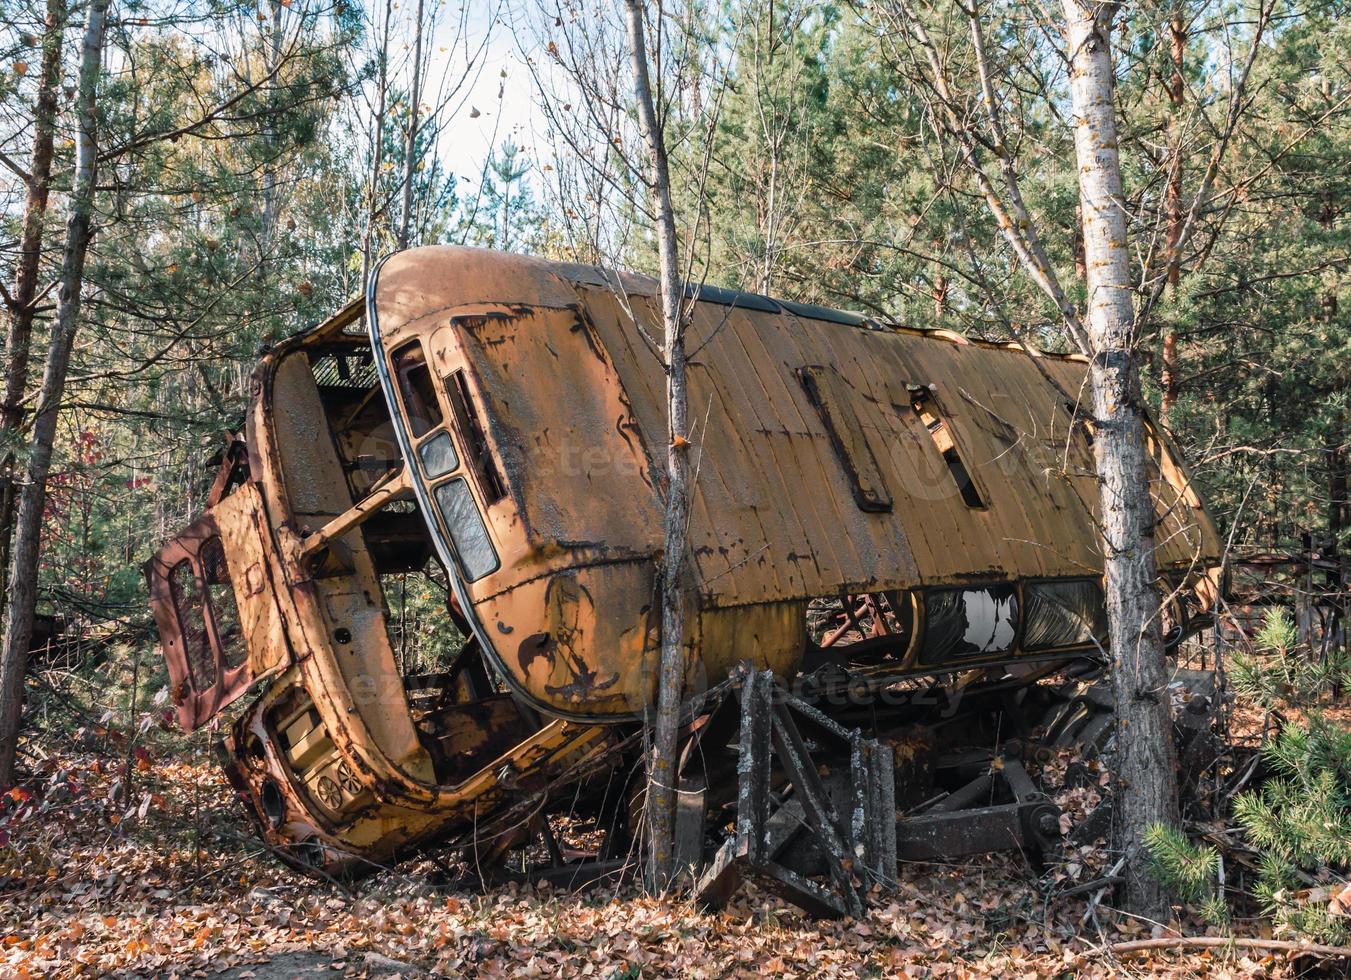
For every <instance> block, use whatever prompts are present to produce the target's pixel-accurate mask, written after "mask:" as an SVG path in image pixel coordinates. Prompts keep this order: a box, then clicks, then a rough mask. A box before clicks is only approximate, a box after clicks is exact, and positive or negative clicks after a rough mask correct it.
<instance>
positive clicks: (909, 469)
mask: <svg viewBox="0 0 1351 980" xmlns="http://www.w3.org/2000/svg"><path fill="white" fill-rule="evenodd" d="M690 295H691V296H692V297H695V298H697V302H696V303H694V305H693V320H692V323H691V327H690V335H691V337H692V338H693V339H692V341H691V345H692V348H694V349H695V350H696V354H695V356H694V358H693V359H692V361H691V364H690V369H689V404H690V406H691V415H692V417H693V418H695V420H696V429H695V431H694V432H693V433H692V434H691V437H692V443H693V449H692V452H693V454H694V455H693V457H692V461H693V470H694V472H695V474H696V486H695V491H694V499H693V505H692V517H691V523H690V528H689V541H690V547H691V559H690V561H689V562H688V564H687V567H686V574H685V588H686V590H687V608H688V609H689V610H691V613H692V614H691V615H690V616H689V624H690V625H689V630H688V632H687V634H686V635H685V636H684V637H682V644H683V648H684V650H685V670H686V675H685V682H686V686H687V693H689V694H690V695H698V694H701V693H706V692H710V691H713V692H719V691H725V690H726V689H727V687H728V685H729V683H730V682H729V677H730V678H732V679H733V680H734V681H736V682H737V683H739V684H743V683H744V682H745V679H746V678H748V677H750V678H754V677H761V676H763V677H768V678H770V679H772V680H774V681H775V682H777V683H787V682H791V681H793V679H794V678H803V677H809V676H810V677H816V678H820V677H824V676H831V677H835V678H837V679H839V678H843V679H844V681H845V682H846V683H848V684H853V685H854V687H852V688H850V690H851V691H855V692H858V691H863V692H865V694H866V693H867V692H871V695H870V696H876V695H877V693H878V692H881V691H884V690H887V689H893V688H894V686H895V685H896V684H897V683H901V682H903V681H905V680H906V679H913V678H917V677H920V678H922V677H930V678H932V677H933V676H935V675H942V676H943V677H944V678H946V679H947V682H949V683H951V682H952V679H953V678H961V679H963V680H961V681H960V683H967V682H968V680H969V679H971V678H979V679H981V680H982V681H999V680H1000V679H1003V680H1004V681H1005V682H1007V680H1008V679H1010V678H1012V679H1014V680H1015V681H1018V682H1019V683H1022V682H1026V681H1027V680H1028V679H1031V678H1035V677H1036V676H1038V675H1040V674H1044V673H1047V672H1048V671H1050V670H1052V669H1055V668H1058V667H1063V666H1064V665H1065V664H1067V663H1071V662H1077V661H1081V660H1083V659H1085V658H1087V659H1090V660H1091V659H1092V658H1094V657H1095V656H1096V655H1098V654H1100V653H1101V650H1102V648H1101V643H1102V642H1103V636H1104V629H1103V616H1104V614H1103V604H1102V593H1101V576H1102V565H1103V563H1102V557H1101V554H1100V552H1099V536H1098V533H1097V531H1096V526H1095V523H1094V510H1095V507H1096V500H1097V493H1098V490H1097V483H1096V479H1095V477H1094V465H1093V459H1092V452H1093V451H1092V440H1093V429H1092V423H1091V421H1090V420H1089V419H1088V417H1087V414H1086V413H1085V412H1083V411H1082V410H1081V409H1080V407H1079V404H1078V403H1079V399H1080V398H1081V396H1083V394H1084V387H1085V365H1084V362H1083V361H1082V359H1080V358H1077V357H1069V356H1055V355H1041V354H1037V353H1034V352H1031V351H1029V350H1027V349H1024V348H1020V347H1018V346H1015V345H1007V344H992V343H983V342H975V341H969V340H967V339H965V338H963V337H962V336H960V335H958V334H955V333H952V332H949V331H944V330H923V329H915V328H911V327H906V326H900V325H896V324H889V323H882V322H878V321H876V320H873V319H869V318H867V317H863V316H859V315H855V314H852V313H845V312H840V311H838V310H832V309H826V308H822V307H817V306H809V305H803V304H799V303H794V302H789V301H785V300H775V299H770V298H768V297H764V296H758V295H752V294H747V293H738V292H731V291H727V290H722V289H717V288H712V287H707V286H705V287H702V288H698V289H697V290H696V289H695V288H693V287H692V288H691V291H690ZM659 322H660V321H659V316H658V306H657V300H656V298H655V283H654V282H653V281H652V280H650V279H647V278H644V277H641V276H637V275H630V274H627V273H614V272H609V271H604V270H600V269H597V268H593V267H589V266H583V265H575V264H567V263H560V262H550V261H544V260H540V259H535V258H529V257H523V256H517V255H507V254H502V253H495V252H490V251H484V250H475V249H465V248H451V247H427V248H418V249H413V250H410V251H405V252H400V253H397V254H395V255H393V256H391V257H389V258H388V259H386V260H385V261H384V262H382V263H381V264H380V265H379V267H378V268H377V269H376V271H375V272H374V274H373V275H372V277H371V281H370V285H369V289H368V292H367V295H366V296H365V297H363V298H362V299H360V300H359V301H354V302H352V303H351V304H349V305H348V306H346V307H345V308H343V309H342V310H341V311H339V312H338V313H337V314H336V315H335V316H333V317H332V318H331V319H329V320H328V321H326V322H324V323H322V324H320V325H319V326H317V327H315V328H313V329H310V330H308V331H305V332H302V333H300V334H298V335H296V336H294V337H291V338H290V339H288V340H285V341H283V342H281V343H279V344H277V345H276V346H274V347H272V348H271V349H269V350H267V351H265V353H264V354H263V356H262V358H261V360H260V362H259V364H258V366H257V368H256V370H255V372H254V374H253V380H252V398H251V404H250V407H249V410H248V415H247V422H246V425H245V427H244V430H243V431H242V432H241V433H240V434H238V435H237V436H236V437H234V438H233V439H232V440H231V441H230V444H229V446H228V447H227V448H226V450H225V452H224V453H223V455H222V457H221V461H220V467H219V471H218V475H217V477H216V479H215V483H214V485H213V486H212V488H211V490H210V493H209V500H208V506H207V508H206V510H205V512H204V513H203V514H202V515H201V516H200V517H199V518H197V519H196V520H195V521H193V522H192V524H191V525H190V526H189V527H188V528H186V529H185V530H184V531H183V532H182V533H181V534H180V535H179V536H178V537H177V538H175V539H174V540H173V541H171V542H169V543H168V544H166V545H165V546H164V547H163V548H162V549H161V550H160V551H159V552H158V553H157V554H156V555H155V556H154V557H153V558H152V559H151V560H150V562H149V563H148V564H147V576H148V580H149V584H150V591H151V604H152V607H153V610H154V614H155V618H156V621H157V624H158V626H159V630H160V634H161V638H162V647H163V651H164V655H165V657H166V659H167V662H168V668H169V675H170V679H171V684H172V697H173V702H174V704H175V706H176V711H177V716H178V719H179V720H180V722H181V724H182V725H183V726H184V727H185V728H187V729H193V728H196V727H198V726H201V725H202V724H204V723H205V722H207V721H208V720H209V719H211V718H213V717H215V716H216V715H217V714H218V713H220V712H221V711H222V710H223V709H225V707H226V706H227V705H230V704H231V703H232V702H235V701H236V699H240V698H241V697H243V696H244V695H246V694H249V695H250V701H249V703H248V704H247V707H245V708H244V709H243V710H242V711H240V710H238V709H236V710H235V711H234V712H231V714H232V715H237V717H236V718H235V720H234V721H233V722H232V723H231V724H230V726H229V735H228V738H227V753H226V756H227V761H226V767H227V770H228V772H229V775H230V778H231V780H232V781H233V783H234V785H235V786H236V787H237V788H238V790H239V792H240V793H241V796H242V798H243V799H244V801H245V805H246V806H247V808H248V809H249V811H250V813H251V814H252V816H253V818H254V819H255V820H256V822H257V825H258V827H259V828H260V831H261V833H262V835H263V836H264V838H265V839H266V840H267V841H269V842H270V843H271V844H272V845H274V846H275V847H276V848H277V849H278V850H279V851H281V852H282V853H283V854H285V855H286V856H287V857H288V858H289V859H290V860H293V861H295V862H297V863H300V864H305V865H308V866H310V867H312V868H317V869H320V870H322V871H324V872H325V873H329V874H337V873H356V872H359V871H360V870H362V869H368V868H374V867H380V866H383V865H386V864H388V863H389V862H391V861H394V860H396V859H398V858H400V857H401V856H403V855H405V854H409V853H412V852H414V851H417V850H418V849H420V848H425V847H427V846H428V845H431V844H434V843H441V842H448V841H449V842H456V841H458V842H461V843H472V844H475V845H476V846H478V847H480V848H481V849H482V850H483V851H484V852H488V851H491V852H493V853H500V852H501V850H502V849H503V848H504V847H506V846H507V845H508V844H515V843H519V842H520V841H521V840H522V833H523V831H522V828H528V827H536V828H537V827H538V825H539V820H540V817H541V815H542V814H545V813H547V812H548V808H549V805H550V803H549V801H550V800H553V799H557V798H558V797H559V796H560V794H561V795H562V796H565V797H566V798H568V799H569V800H571V801H572V802H573V804H574V805H575V804H576V803H577V801H579V800H598V799H600V797H601V796H606V798H609V796H612V795H613V794H608V789H605V788H606V787H609V786H611V785H612V784H613V782H614V780H615V774H616V772H617V771H620V770H630V769H632V768H633V767H634V766H635V760H637V759H638V749H637V747H636V746H637V744H638V743H637V742H636V741H635V732H637V731H638V730H639V728H640V722H641V720H642V718H643V717H644V713H645V712H646V711H647V709H648V706H649V705H650V704H651V703H652V702H653V697H654V691H653V687H654V684H655V677H656V670H655V659H656V657H657V651H658V633H659V629H660V623H659V622H658V620H657V615H656V610H657V609H658V607H659V604H658V603H657V602H656V601H655V593H654V589H655V584H654V583H655V582H656V569H657V567H658V565H659V562H660V560H661V541H662V537H661V518H662V511H663V493H664V463H663V460H664V453H665V445H664V443H665V438H666V437H665V432H666V426H665V414H664V411H665V409H664V400H663V399H664V394H663V392H664V378H663V372H662V368H661V364H660V360H659V356H658V353H657V351H656V348H655V345H654V342H653V340H652V336H653V334H654V332H655V331H656V330H657V324H658V323H659ZM1149 438H1150V448H1151V462H1150V468H1151V471H1150V478H1151V481H1152V485H1153V488H1154V495H1155V499H1156V503H1157V510H1158V520H1159V528H1158V531H1157V533H1156V536H1155V541H1156V542H1157V548H1158V562H1159V568H1160V572H1161V574H1162V575H1163V576H1164V579H1165V584H1166V585H1167V586H1168V587H1169V590H1170V595H1171V597H1172V598H1171V601H1170V603H1169V616H1170V627H1171V631H1172V636H1173V638H1174V639H1176V638H1177V637H1178V636H1180V635H1182V633H1183V632H1185V631H1186V630H1187V629H1188V628H1191V627H1194V626H1195V625H1196V624H1198V623H1200V622H1202V621H1203V619H1204V617H1205V614H1206V612H1207V610H1208V609H1209V608H1210V605H1211V603H1212V601H1213V600H1214V598H1215V594H1216V589H1217V587H1218V582H1217V579H1216V574H1217V573H1216V565H1217V564H1218V562H1217V556H1218V554H1219V551H1220V547H1219V542H1218V539H1217V536H1216V532H1215V528H1214V525H1213V523H1212V521H1211V519H1210V517H1209V516H1208V515H1207V513H1206V511H1205V508H1204V506H1203V504H1202V501H1201V499H1200V498H1199V496H1198V495H1197V492H1196V490H1195V488H1194V487H1193V486H1192V483H1191V480H1190V478H1189V476H1188V474H1187V471H1186V470H1185V468H1184V466H1183V464H1182V462H1181V460H1180V458H1179V456H1178V454H1177V453H1176V451H1175V450H1174V449H1173V448H1172V447H1171V445H1170V443H1169V441H1168V440H1167V438H1166V437H1165V436H1164V435H1163V434H1162V433H1161V432H1159V431H1158V430H1156V429H1153V428H1151V429H1150V432H1149ZM429 563H431V564H429ZM437 566H439V567H440V569H443V570H444V575H445V580H446V582H447V584H448V586H449V594H448V596H447V602H448V604H449V609H450V613H451V616H452V617H453V619H454V621H455V623H456V624H457V625H458V627H459V629H460V630H461V631H462V633H463V634H464V636H465V637H466V640H465V642H464V644H463V646H462V648H461V649H460V650H459V652H458V654H455V655H454V656H452V657H449V658H448V659H447V661H446V662H445V663H443V664H441V665H440V669H438V670H435V671H430V672H423V673H420V674H417V675H410V674H408V673H407V672H406V671H404V670H402V669H401V661H400V658H399V656H398V650H397V647H396V644H395V643H394V641H393V639H392V634H391V629H390V627H391V623H390V614H389V603H390V598H389V597H388V596H387V594H386V592H385V586H387V583H388V581H389V576H391V575H395V574H398V573H407V572H417V571H419V570H421V569H424V568H429V569H431V570H432V571H433V572H436V569H437ZM437 574H438V576H439V574H440V573H437ZM382 582H383V583H384V585H382ZM739 665H740V666H739ZM749 686H754V685H753V684H752V685H749ZM716 700H717V699H714V701H716ZM724 700H725V699H724ZM733 700H735V698H733ZM811 700H812V699H811V698H810V697H806V701H811ZM711 703H712V702H710V704H711ZM800 706H802V709H803V710H804V711H815V709H814V708H811V707H810V705H807V704H806V703H805V702H803V703H802V704H801V705H800ZM712 710H713V709H712V708H711V707H709V708H705V709H703V710H702V714H701V713H700V709H693V710H692V716H691V717H690V718H689V719H687V720H688V721H689V724H688V725H687V727H686V729H685V731H686V733H687V738H688V739H689V740H690V741H691V742H693V741H695V740H697V739H699V738H702V739H704V741H705V742H706V743H707V742H708V740H709V739H714V738H715V737H716V738H717V739H719V740H720V741H719V744H718V745H717V746H714V747H715V748H721V749H723V750H727V749H728V748H729V747H730V749H731V751H732V754H733V755H736V754H737V751H738V750H739V751H740V752H741V753H742V754H745V753H746V752H748V751H749V748H748V746H749V742H748V741H747V739H749V738H751V737H752V735H753V733H751V730H750V729H746V730H744V731H742V732H741V734H740V735H739V736H738V735H737V734H736V731H737V727H736V724H737V723H732V724H730V725H719V724H714V723H712V722H711V721H710V715H709V712H710V711H712ZM870 710H871V715H870V717H872V718H873V724H874V731H873V733H872V734H881V732H879V731H878V729H877V728H876V724H877V723H876V718H877V712H876V709H875V707H874V708H873V709H870ZM867 713H868V712H864V714H867ZM836 714H837V715H838V717H839V718H841V719H844V718H845V716H846V715H847V714H848V713H847V712H844V713H839V712H837V713H836ZM858 715H859V712H858V711H855V712H854V716H858ZM854 716H850V717H854ZM775 717H776V718H777V717H778V716H777V715H776V716H775ZM812 718H813V719H815V720H814V721H812V722H811V724H814V725H816V726H817V729H818V736H819V735H820V732H822V731H824V730H825V728H829V727H830V726H831V725H833V724H835V722H834V721H832V720H830V719H829V718H825V717H818V716H817V715H816V714H813V715H812ZM841 723H842V724H843V722H841ZM742 724H743V725H744V724H750V722H743V723H742ZM774 724H776V725H777V724H778V722H777V721H776V722H775V723H774ZM848 724H850V725H852V724H859V722H858V720H857V718H855V720H853V721H849V722H848ZM846 727H847V726H846ZM843 730H844V729H841V731H843ZM766 731H768V729H766ZM774 731H776V732H777V731H779V729H777V728H775V729H774ZM784 731H787V729H785V730H784ZM712 732H717V733H718V734H716V735H714V734H710V733H712ZM748 733H750V734H748ZM790 734H791V733H790ZM765 737H766V738H768V737H769V736H765ZM807 741H808V742H810V741H811V740H810V739H808V740H807ZM817 741H820V738H818V739H817ZM789 742H792V739H791V738H790V739H788V740H787V742H785V743H784V744H788V743H789ZM766 744H768V743H766ZM775 744H778V743H775ZM804 744H805V743H804ZM855 748H856V749H857V746H856V747H855ZM688 755H689V752H688V751H687V757H688ZM855 758H856V761H857V751H855ZM767 764H768V763H767ZM888 765H890V763H888ZM743 768H744V767H743ZM726 771H727V772H731V771H732V770H730V769H729V770H726ZM888 771H890V770H888ZM766 778H768V777H766ZM896 779H897V785H898V786H899V785H900V782H901V780H902V777H901V776H900V775H899V774H898V775H897V776H896ZM732 782H735V778H733V779H732ZM682 785H684V784H683V783H682ZM598 787H600V788H599V789H598ZM901 788H902V789H904V787H903V786H902V787H901ZM564 790H566V791H565V792H564ZM602 790H604V792H602ZM803 792H807V790H805V789H804V790H803ZM887 792H888V793H890V792H891V788H890V787H889V788H888V790H887ZM606 794H608V795H606ZM714 795H715V796H716V795H717V794H716V793H715V794H714ZM1015 795H1016V796H1017V797H1018V799H1019V800H1022V799H1023V796H1025V795H1027V796H1028V799H1031V798H1032V795H1035V794H1032V795H1028V794H1018V793H1015ZM776 798H778V799H780V801H781V799H782V797H781V795H780V796H779V797H776ZM809 798H810V793H808V794H807V796H806V797H804V799H809ZM699 799H700V806H707V807H713V805H714V803H713V801H712V799H711V798H704V797H702V796H701V797H700V798H699ZM722 802H723V803H727V800H726V799H725V798H724V799H723V800H722ZM630 805H631V804H630ZM595 809H597V812H599V810H601V809H606V808H605V807H604V806H602V805H601V804H600V803H596V806H595ZM616 809H618V810H623V809H624V806H623V805H621V806H619V807H618V808H616V807H613V806H610V807H609V808H608V810H607V812H610V813H612V814H613V812H614V811H615V810H616ZM614 819H615V820H619V819H620V818H619V817H614ZM532 821H533V823H532ZM715 822H716V821H715ZM1042 822H1043V823H1044V822H1045V821H1044V818H1043V820H1042ZM699 826H700V828H701V831H700V832H702V829H706V828H707V827H708V826H709V824H707V823H705V822H701V823H700V824H699ZM855 829H857V828H855ZM847 830H848V828H846V832H847ZM698 846H699V844H698V843H696V850H697V849H698ZM553 849H554V850H555V851H556V848H553Z"/></svg>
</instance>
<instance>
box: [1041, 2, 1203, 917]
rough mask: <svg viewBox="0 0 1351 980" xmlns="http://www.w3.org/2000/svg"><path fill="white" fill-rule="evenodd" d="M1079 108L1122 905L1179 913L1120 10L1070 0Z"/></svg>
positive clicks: (1074, 98)
mask: <svg viewBox="0 0 1351 980" xmlns="http://www.w3.org/2000/svg"><path fill="white" fill-rule="evenodd" d="M1064 9H1065V19H1066V22H1067V24H1066V28H1067V30H1066V40H1067V43H1068V50H1069V55H1070V59H1071V60H1070V98H1071V105H1072V108H1073V115H1074V145H1075V155H1076V157H1077V160H1078V170H1079V200H1080V206H1081V208H1082V210H1083V229H1084V253H1085V258H1086V260H1087V261H1086V266H1087V270H1086V271H1087V285H1088V322H1087V328H1088V334H1089V340H1090V344H1091V347H1092V355H1093V357H1092V363H1091V366H1090V377H1091V382H1092V388H1093V399H1094V409H1095V414H1096V417H1097V418H1096V427H1097V429H1096V433H1095V438H1094V441H1093V445H1094V449H1095V453H1096V457H1097V470H1098V479H1099V482H1100V484H1101V493H1102V525H1103V535H1104V551H1105V553H1106V584H1107V612H1108V622H1109V624H1110V628H1109V632H1110V639H1111V649H1112V685H1113V694H1114V699H1115V705H1116V712H1117V726H1118V727H1117V734H1116V750H1115V765H1114V769H1115V774H1116V779H1117V789H1116V792H1115V794H1114V798H1113V844H1114V846H1115V847H1116V848H1117V849H1119V850H1120V851H1121V852H1122V853H1123V854H1127V855H1130V856H1131V860H1130V861H1129V862H1128V863H1127V865H1126V874H1125V882H1124V885H1123V895H1122V899H1123V901H1124V904H1125V907H1126V908H1128V909H1129V910H1130V911H1132V912H1135V913H1137V914H1141V915H1147V916H1150V917H1153V918H1156V919H1158V918H1166V917H1167V915H1168V902H1167V895H1166V893H1165V891H1164V889H1163V886H1162V885H1161V884H1160V882H1158V881H1157V880H1156V879H1155V878H1153V877H1152V876H1150V875H1149V873H1148V872H1147V870H1146V867H1145V861H1144V860H1143V855H1142V854H1141V853H1140V851H1141V847H1142V843H1141V841H1142V838H1143V836H1144V833H1145V831H1146V830H1147V829H1148V828H1149V827H1150V826H1152V825H1154V824H1167V825H1176V823H1177V820H1178V814H1177V773H1176V767H1175V765H1174V755H1175V752H1174V748H1173V737H1172V718H1171V714H1170V710H1169V703H1168V690H1167V680H1168V678H1167V673H1166V666H1165V659H1164V646H1163V637H1162V632H1161V629H1160V624H1159V593H1158V587H1157V569H1156V567H1155V560H1154V523H1155V514H1154V504H1153V501H1152V499H1151V497H1150V494H1149V481H1148V477H1147V470H1146V465H1145V464H1146V448H1145V430H1144V417H1143V410H1142V398H1141V392H1140V380H1139V375H1138V373H1137V368H1136V363H1135V357H1134V343H1135V323H1134V319H1135V317H1134V312H1135V311H1134V307H1133V302H1132V289H1131V266H1130V253H1129V251H1128V250H1127V242H1126V208H1125V202H1124V200H1123V197H1122V191H1121V160H1120V156H1119V153H1118V149H1117V131H1116V105H1115V93H1114V91H1113V87H1114V86H1113V68H1112V51H1111V44H1110V39H1111V27H1112V17H1113V15H1114V13H1115V11H1116V6H1115V5H1114V4H1099V3H1094V2H1090V0H1064Z"/></svg>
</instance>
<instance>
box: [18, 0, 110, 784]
mask: <svg viewBox="0 0 1351 980" xmlns="http://www.w3.org/2000/svg"><path fill="white" fill-rule="evenodd" d="M108 2H109V0H92V2H91V4H90V6H89V10H88V13H87V15H86V19H85V28H84V44H83V47H82V49H81V54H80V73H79V88H78V95H77V97H76V98H77V103H76V111H77V113H78V115H79V125H78V129H77V130H76V142H75V177H74V181H73V182H72V187H71V197H70V204H69V206H68V209H67V217H66V243H65V251H64V253H63V255H62V259H61V275H60V279H59V285H58V287H57V289H58V292H57V305H56V323H55V324H54V325H53V327H52V334H51V340H50V342H49V346H48V351H47V363H46V367H45V368H44V371H43V376H42V388H41V392H40V395H39V402H38V409H37V417H36V421H35V422H34V424H33V434H32V437H31V440H30V446H29V459H28V466H27V468H26V470H25V473H24V486H23V490H22V492H21V494H20V496H19V509H18V515H17V520H16V522H15V532H16V533H15V539H14V555H13V559H12V562H11V566H10V574H9V585H10V588H9V592H8V594H7V595H6V597H5V636H4V640H3V646H0V786H9V785H12V784H13V782H14V754H15V750H16V748H17V746H18V735H19V720H20V716H21V714H22V712H23V678H24V672H25V671H26V669H27V666H28V643H29V639H30V637H31V636H32V633H33V607H34V603H35V601H36V591H37V590H36V585H37V573H38V548H39V546H40V545H41V541H42V515H43V509H44V505H45V503H46V496H47V476H48V473H49V472H50V468H51V460H52V446H53V442H54V440H55V437H56V419H57V415H58V413H59V412H60V409H61V398H62V395H63V393H64V391H65V386H66V372H67V369H68V368H69V366H70V349H71V345H72V344H73V343H74V342H75V332H76V330H77V328H78V327H79V322H80V299H81V290H82V288H83V286H84V265H85V257H86V256H87V254H88V250H89V237H90V231H91V223H92V217H93V210H94V180H95V176H96V174H97V171H98V88H99V75H100V73H101V69H102V59H103V42H104V37H105V34H106V30H107V14H108Z"/></svg>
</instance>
